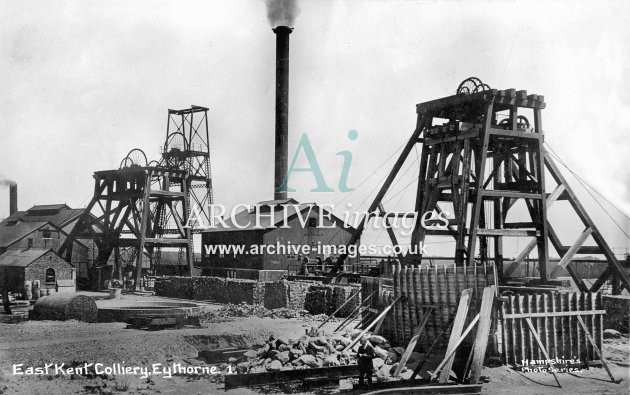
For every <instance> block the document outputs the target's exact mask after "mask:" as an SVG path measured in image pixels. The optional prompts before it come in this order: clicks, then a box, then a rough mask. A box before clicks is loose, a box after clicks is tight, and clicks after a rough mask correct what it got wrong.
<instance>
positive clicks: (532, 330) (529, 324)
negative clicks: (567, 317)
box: [525, 316, 579, 388]
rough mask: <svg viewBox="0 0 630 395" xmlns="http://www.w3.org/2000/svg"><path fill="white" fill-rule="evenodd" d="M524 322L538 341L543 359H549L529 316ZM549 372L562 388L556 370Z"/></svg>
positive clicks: (551, 365)
mask: <svg viewBox="0 0 630 395" xmlns="http://www.w3.org/2000/svg"><path fill="white" fill-rule="evenodd" d="M578 317H579V316H578ZM525 322H527V326H529V330H530V331H531V333H532V335H534V339H536V342H537V343H538V347H540V351H541V352H542V353H543V355H544V356H545V359H546V360H548V361H550V360H551V358H549V354H547V350H545V346H543V344H542V342H541V341H540V338H539V337H538V333H537V332H536V329H534V325H533V324H532V320H531V318H529V317H526V318H525ZM549 367H550V368H552V369H553V364H551V363H550V364H549ZM551 374H553V378H554V379H556V383H558V387H560V388H562V384H560V381H559V380H558V376H556V372H555V371H554V370H551Z"/></svg>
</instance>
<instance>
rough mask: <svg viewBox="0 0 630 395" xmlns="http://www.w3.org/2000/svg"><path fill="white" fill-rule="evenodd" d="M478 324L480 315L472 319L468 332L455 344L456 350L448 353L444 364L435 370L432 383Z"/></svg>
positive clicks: (441, 363) (443, 361)
mask: <svg viewBox="0 0 630 395" xmlns="http://www.w3.org/2000/svg"><path fill="white" fill-rule="evenodd" d="M477 322H479V314H477V315H475V317H474V318H473V319H472V321H470V324H468V327H466V330H465V331H464V333H462V335H461V336H460V337H459V339H457V341H456V342H455V346H454V348H453V349H452V350H451V351H449V352H447V353H446V355H445V356H444V359H443V360H442V362H440V364H439V365H438V366H437V368H435V370H434V371H433V374H431V381H433V380H434V379H435V377H436V376H437V373H438V372H439V371H441V370H442V368H443V367H444V365H446V364H447V363H448V361H449V359H450V358H451V357H452V356H453V355H455V351H457V347H459V345H460V344H462V342H463V341H464V339H465V338H466V336H468V334H469V333H470V331H471V330H472V329H473V328H474V327H475V325H477ZM449 342H450V341H449Z"/></svg>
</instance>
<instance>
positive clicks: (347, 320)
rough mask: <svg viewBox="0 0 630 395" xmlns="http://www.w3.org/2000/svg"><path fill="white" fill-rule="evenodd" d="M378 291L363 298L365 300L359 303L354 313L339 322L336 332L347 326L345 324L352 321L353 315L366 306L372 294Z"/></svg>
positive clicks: (374, 293)
mask: <svg viewBox="0 0 630 395" xmlns="http://www.w3.org/2000/svg"><path fill="white" fill-rule="evenodd" d="M377 293H378V290H376V291H374V292H372V293H371V294H370V295H369V296H368V297H367V298H365V299H363V301H362V302H361V303H360V304H359V306H357V308H356V309H354V311H353V312H352V313H350V314H349V315H348V316H347V317H346V319H345V320H343V322H342V323H341V324H339V326H338V327H337V329H335V330H334V331H333V333H334V332H338V331H339V330H340V329H342V328H344V327H345V324H346V323H347V322H349V321H351V319H350V318H351V317H353V316H354V315H355V314H356V313H357V312H358V311H359V310H361V308H362V307H364V306H366V303H367V302H368V301H369V300H370V299H371V298H372V296H374V295H376V294H377Z"/></svg>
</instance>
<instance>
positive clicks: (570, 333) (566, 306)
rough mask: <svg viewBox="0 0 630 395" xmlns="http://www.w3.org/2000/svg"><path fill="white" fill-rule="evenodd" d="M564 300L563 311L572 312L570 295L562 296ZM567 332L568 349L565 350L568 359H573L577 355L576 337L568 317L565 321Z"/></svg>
mask: <svg viewBox="0 0 630 395" xmlns="http://www.w3.org/2000/svg"><path fill="white" fill-rule="evenodd" d="M562 296H563V298H562V305H563V308H562V310H563V311H570V309H571V300H570V296H571V295H570V294H569V293H566V294H562ZM565 325H566V328H565V331H566V334H567V335H568V336H567V347H566V349H565V354H564V355H565V356H568V357H573V356H574V355H575V352H574V351H573V350H574V347H573V336H574V331H573V324H572V322H571V317H567V318H566V320H565Z"/></svg>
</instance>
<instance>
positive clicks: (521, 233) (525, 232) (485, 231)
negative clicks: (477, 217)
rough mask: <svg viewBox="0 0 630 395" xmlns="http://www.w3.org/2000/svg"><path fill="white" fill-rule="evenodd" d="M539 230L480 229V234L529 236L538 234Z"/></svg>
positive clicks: (478, 233)
mask: <svg viewBox="0 0 630 395" xmlns="http://www.w3.org/2000/svg"><path fill="white" fill-rule="evenodd" d="M538 234H539V232H538V231H537V230H529V229H478V230H477V235H479V236H508V237H529V236H538Z"/></svg>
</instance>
